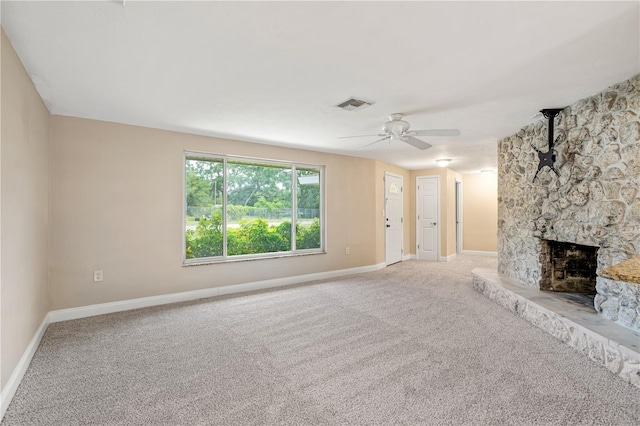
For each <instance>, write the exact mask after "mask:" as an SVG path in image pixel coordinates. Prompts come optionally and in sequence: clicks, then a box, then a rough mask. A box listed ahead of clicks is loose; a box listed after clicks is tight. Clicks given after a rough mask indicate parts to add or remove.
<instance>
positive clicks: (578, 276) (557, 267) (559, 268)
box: [540, 240, 598, 295]
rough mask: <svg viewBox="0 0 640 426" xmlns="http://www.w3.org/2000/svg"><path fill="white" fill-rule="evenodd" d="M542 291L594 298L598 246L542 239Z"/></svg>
mask: <svg viewBox="0 0 640 426" xmlns="http://www.w3.org/2000/svg"><path fill="white" fill-rule="evenodd" d="M540 256H541V259H540V261H541V264H542V277H541V279H540V290H546V291H557V292H564V293H580V294H588V295H595V294H596V293H597V292H596V276H597V275H596V269H597V266H598V262H597V257H598V247H592V246H584V245H580V244H573V243H565V242H560V241H551V240H542V250H541V255H540Z"/></svg>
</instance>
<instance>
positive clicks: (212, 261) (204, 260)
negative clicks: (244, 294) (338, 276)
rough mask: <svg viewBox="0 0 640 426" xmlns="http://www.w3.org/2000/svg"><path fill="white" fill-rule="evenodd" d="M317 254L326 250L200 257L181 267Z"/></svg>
mask: <svg viewBox="0 0 640 426" xmlns="http://www.w3.org/2000/svg"><path fill="white" fill-rule="evenodd" d="M318 254H327V252H326V251H324V250H322V251H308V252H296V253H282V254H279V253H276V254H274V253H268V254H265V255H249V256H246V257H245V256H238V257H233V258H227V259H219V258H218V259H216V258H202V259H190V260H185V261H183V262H182V266H183V267H187V266H204V265H216V264H224V263H238V262H250V261H255V260H268V259H282V258H287V257H300V256H314V255H318Z"/></svg>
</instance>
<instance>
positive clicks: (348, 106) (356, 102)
mask: <svg viewBox="0 0 640 426" xmlns="http://www.w3.org/2000/svg"><path fill="white" fill-rule="evenodd" d="M369 105H373V102H367V101H363V100H360V99H356V98H349V99H347V100H346V101H344V102H342V103H340V104H338V105H337V107H338V108H342V109H344V110H345V111H357V110H360V109H363V108H366V107H368V106H369Z"/></svg>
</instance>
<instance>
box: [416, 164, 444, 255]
mask: <svg viewBox="0 0 640 426" xmlns="http://www.w3.org/2000/svg"><path fill="white" fill-rule="evenodd" d="M439 186H440V177H439V176H418V178H417V179H416V200H417V203H416V215H417V217H416V231H417V235H416V244H417V247H416V253H417V257H418V259H420V260H432V261H437V260H438V254H439V246H440V244H439V241H440V238H439V232H438V229H439V226H440V224H439V223H438V222H439V217H438V216H439V215H438V212H439V210H438V204H439V191H438V188H439Z"/></svg>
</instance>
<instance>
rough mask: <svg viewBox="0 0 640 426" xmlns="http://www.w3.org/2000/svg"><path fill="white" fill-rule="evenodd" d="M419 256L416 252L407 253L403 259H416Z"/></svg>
mask: <svg viewBox="0 0 640 426" xmlns="http://www.w3.org/2000/svg"><path fill="white" fill-rule="evenodd" d="M417 258H418V257H417V256H416V255H415V254H405V255H404V256H402V261H403V262H404V261H406V260H415V259H417Z"/></svg>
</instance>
